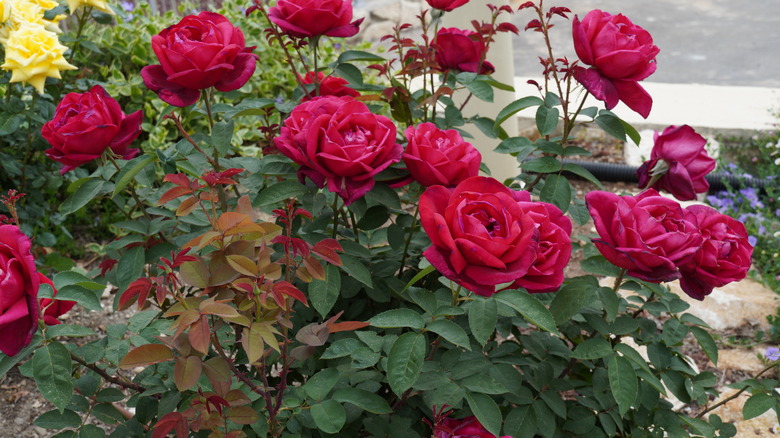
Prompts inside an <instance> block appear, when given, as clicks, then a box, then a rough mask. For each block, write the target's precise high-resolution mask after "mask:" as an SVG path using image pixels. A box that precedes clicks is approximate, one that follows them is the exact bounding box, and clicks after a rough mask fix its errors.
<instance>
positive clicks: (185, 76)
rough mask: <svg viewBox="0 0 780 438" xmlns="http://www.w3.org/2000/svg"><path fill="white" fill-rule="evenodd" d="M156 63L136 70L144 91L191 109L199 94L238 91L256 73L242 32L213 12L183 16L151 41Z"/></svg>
mask: <svg viewBox="0 0 780 438" xmlns="http://www.w3.org/2000/svg"><path fill="white" fill-rule="evenodd" d="M152 49H154V53H155V54H156V55H157V59H158V60H159V61H160V64H159V65H149V66H146V67H144V68H143V69H141V77H143V80H144V85H146V87H147V88H149V89H150V90H152V91H154V92H155V93H157V95H158V96H160V99H162V100H164V101H165V102H167V103H169V104H171V105H173V106H179V107H184V106H188V105H192V104H193V103H195V102H196V101H197V100H198V97H200V90H202V89H204V88H209V87H215V88H216V89H217V90H219V91H232V90H237V89H239V88H241V87H242V86H243V85H244V84H246V82H247V81H248V80H249V78H250V77H252V74H253V73H254V72H255V67H256V60H257V55H255V54H253V53H252V50H254V47H246V43H245V42H244V34H243V33H242V32H241V29H239V28H237V27H234V26H233V24H231V23H230V21H228V19H227V18H225V17H223V16H222V15H220V14H217V13H215V12H208V11H203V12H201V13H200V14H198V15H188V16H186V17H184V18H183V19H182V20H181V21H180V22H179V23H178V24H176V25H173V26H171V27H169V28H167V29H164V30H163V31H162V32H160V33H159V34H158V35H155V36H153V37H152Z"/></svg>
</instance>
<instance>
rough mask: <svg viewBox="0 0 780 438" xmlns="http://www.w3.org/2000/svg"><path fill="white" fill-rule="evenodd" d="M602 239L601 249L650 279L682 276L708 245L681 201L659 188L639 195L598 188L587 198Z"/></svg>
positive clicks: (634, 273)
mask: <svg viewBox="0 0 780 438" xmlns="http://www.w3.org/2000/svg"><path fill="white" fill-rule="evenodd" d="M585 201H586V203H587V205H588V210H589V211H590V215H591V217H593V223H594V225H595V226H596V232H598V234H599V236H600V238H599V239H594V240H593V243H595V244H596V248H598V250H599V252H601V254H602V255H603V256H604V257H605V258H606V259H607V260H609V261H610V263H612V264H614V265H615V266H618V267H620V268H623V269H627V270H628V274H629V275H632V276H634V277H637V278H640V279H642V280H645V281H651V282H656V283H658V282H661V281H671V280H674V279H676V278H680V273H679V272H678V270H677V268H678V266H680V265H681V264H684V263H687V262H688V261H689V260H690V259H691V258H692V257H693V255H694V254H695V253H696V251H698V250H699V247H700V246H701V243H702V235H701V233H700V232H699V229H698V227H697V226H696V223H695V222H694V220H693V218H692V217H691V215H690V214H689V213H686V212H685V211H684V210H683V209H682V207H680V204H678V203H677V202H676V201H674V200H672V199H668V198H664V197H663V196H661V195H659V194H658V192H656V191H655V190H653V189H648V190H645V191H644V192H642V193H640V194H639V195H637V196H618V195H616V194H614V193H609V192H601V191H592V192H590V193H588V194H587V195H586V196H585Z"/></svg>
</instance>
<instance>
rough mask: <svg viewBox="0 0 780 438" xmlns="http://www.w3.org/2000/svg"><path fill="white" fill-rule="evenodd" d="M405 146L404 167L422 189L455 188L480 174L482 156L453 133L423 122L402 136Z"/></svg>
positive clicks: (410, 128)
mask: <svg viewBox="0 0 780 438" xmlns="http://www.w3.org/2000/svg"><path fill="white" fill-rule="evenodd" d="M404 135H406V139H407V140H408V142H409V143H408V144H407V146H406V151H405V152H404V154H403V160H404V163H406V168H407V169H409V173H410V174H411V175H412V177H413V178H414V180H415V181H417V182H418V183H420V185H422V186H425V187H430V186H435V185H440V186H445V187H455V186H456V185H458V183H460V182H461V181H463V180H465V179H466V178H470V177H472V176H477V174H478V173H479V165H480V163H481V162H482V154H480V153H479V151H478V150H477V149H476V148H475V147H474V146H473V145H472V144H471V143H469V142H467V141H465V140H463V137H461V135H460V133H459V132H458V131H456V130H454V129H447V130H443V129H439V128H437V127H436V125H434V124H433V123H430V122H426V123H421V124H419V125H417V127H414V126H410V127H409V128H407V129H406V132H404Z"/></svg>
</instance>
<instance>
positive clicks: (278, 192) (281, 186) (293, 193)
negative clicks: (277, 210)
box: [253, 181, 309, 206]
mask: <svg viewBox="0 0 780 438" xmlns="http://www.w3.org/2000/svg"><path fill="white" fill-rule="evenodd" d="M308 191H309V189H308V188H307V187H306V186H305V185H303V184H301V183H299V182H297V181H280V182H277V183H274V184H272V185H270V186H268V187H266V188H264V189H263V190H261V191H260V193H258V194H257V197H256V198H255V199H254V202H253V204H254V205H255V206H263V205H270V204H276V203H279V202H282V201H284V200H285V199H288V198H299V197H301V196H302V195H303V194H305V193H308Z"/></svg>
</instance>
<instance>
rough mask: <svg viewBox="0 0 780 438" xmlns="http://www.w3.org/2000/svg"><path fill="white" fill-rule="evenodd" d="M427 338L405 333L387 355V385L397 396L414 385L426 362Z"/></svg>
mask: <svg viewBox="0 0 780 438" xmlns="http://www.w3.org/2000/svg"><path fill="white" fill-rule="evenodd" d="M425 347H426V342H425V336H423V335H422V334H418V333H404V334H403V335H401V336H399V337H398V339H396V341H395V343H393V347H392V348H391V349H390V353H389V354H388V355H387V383H389V384H390V388H391V389H392V390H393V392H394V393H395V394H396V395H399V396H400V395H401V394H403V393H404V391H406V390H407V389H409V388H411V387H412V385H414V382H415V381H417V378H418V377H419V376H420V372H421V371H422V366H423V362H425V349H426V348H425Z"/></svg>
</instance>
